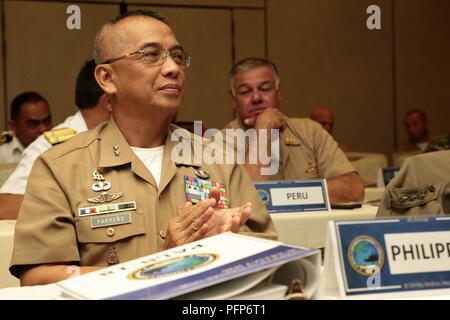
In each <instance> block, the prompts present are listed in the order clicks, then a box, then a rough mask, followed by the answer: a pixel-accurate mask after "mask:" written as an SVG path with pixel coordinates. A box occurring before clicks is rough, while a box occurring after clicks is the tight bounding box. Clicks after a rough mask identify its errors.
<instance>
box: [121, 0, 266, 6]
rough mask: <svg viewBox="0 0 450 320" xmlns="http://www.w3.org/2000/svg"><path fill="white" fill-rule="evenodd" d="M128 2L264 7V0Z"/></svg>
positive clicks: (134, 1)
mask: <svg viewBox="0 0 450 320" xmlns="http://www.w3.org/2000/svg"><path fill="white" fill-rule="evenodd" d="M124 2H125V3H128V4H151V5H155V6H158V5H162V4H164V5H171V6H206V7H229V8H232V7H249V8H262V7H264V0H124Z"/></svg>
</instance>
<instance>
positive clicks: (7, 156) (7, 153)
mask: <svg viewBox="0 0 450 320" xmlns="http://www.w3.org/2000/svg"><path fill="white" fill-rule="evenodd" d="M24 149H25V148H24V147H23V145H22V143H20V141H19V139H17V137H16V136H13V138H12V140H11V141H10V142H7V143H4V144H2V145H0V164H5V163H17V162H19V161H20V158H21V156H22V152H23V150H24Z"/></svg>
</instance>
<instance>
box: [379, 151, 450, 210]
mask: <svg viewBox="0 0 450 320" xmlns="http://www.w3.org/2000/svg"><path fill="white" fill-rule="evenodd" d="M441 214H450V150H445V151H437V152H432V153H426V154H421V155H417V156H414V157H410V158H408V159H407V160H405V163H404V164H403V166H402V168H401V169H400V172H399V173H398V174H397V175H396V176H395V178H394V179H392V181H391V182H390V183H389V185H388V186H387V188H386V190H385V191H384V194H383V198H382V199H381V204H380V207H379V208H378V212H377V217H389V216H418V215H441Z"/></svg>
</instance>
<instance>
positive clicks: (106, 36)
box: [10, 11, 276, 285]
mask: <svg viewBox="0 0 450 320" xmlns="http://www.w3.org/2000/svg"><path fill="white" fill-rule="evenodd" d="M95 53H96V61H97V64H98V66H97V68H96V79H97V81H98V82H99V84H100V86H101V87H102V89H103V90H104V91H105V92H106V93H107V94H108V95H109V97H110V101H111V106H112V109H113V119H112V120H111V121H110V122H108V123H107V124H104V125H101V126H100V127H97V128H96V129H94V130H92V131H88V132H85V133H82V134H79V135H77V136H75V137H74V138H72V139H71V140H70V141H68V142H65V143H64V144H62V145H60V146H56V147H54V148H52V149H50V150H49V151H47V152H46V153H44V154H43V155H41V156H40V157H39V158H38V159H37V160H36V162H35V165H34V167H33V170H32V173H31V176H30V180H29V183H28V186H27V192H26V194H25V198H24V201H23V204H22V207H21V210H20V213H19V218H18V221H17V225H16V233H15V243H14V252H13V256H12V262H11V268H10V270H11V272H12V273H13V274H14V275H16V276H19V275H20V277H21V282H22V284H25V285H30V284H43V283H50V282H55V281H58V280H61V279H64V278H67V277H68V276H70V274H69V273H67V270H68V268H67V265H68V264H77V265H81V266H82V267H81V273H84V272H89V271H92V270H96V269H98V268H99V267H104V266H107V265H110V264H115V263H118V262H124V261H127V260H130V259H134V258H138V257H140V256H144V255H148V254H151V253H154V252H156V251H158V250H161V249H166V248H170V247H173V246H177V245H181V244H184V243H188V242H191V241H195V240H198V239H201V238H204V237H206V236H211V235H214V234H217V233H220V232H224V231H232V232H241V233H244V234H249V235H255V236H260V237H266V238H272V239H273V238H276V232H275V229H274V226H273V224H272V221H271V219H270V216H269V215H268V213H267V211H266V209H265V207H264V205H263V204H262V202H261V201H260V199H259V197H258V195H257V193H256V190H255V189H254V187H253V185H252V182H251V181H250V179H249V178H248V176H247V175H246V173H245V169H244V168H242V167H240V166H237V165H206V164H200V167H199V166H198V165H196V164H193V163H190V162H189V161H187V162H186V161H184V162H179V163H177V164H175V163H174V161H172V150H173V149H174V148H175V147H176V146H177V145H178V143H179V142H178V141H171V136H172V133H174V134H176V132H174V128H173V127H170V125H169V123H170V121H171V120H172V119H173V116H174V115H175V113H176V111H177V108H178V107H179V105H180V103H181V98H182V93H183V87H184V81H185V76H186V75H185V68H186V67H187V66H188V65H189V56H188V55H187V54H186V53H185V52H184V51H183V48H182V47H181V45H180V44H179V43H178V42H177V40H176V38H175V35H174V34H173V32H172V30H171V29H170V27H169V26H168V24H167V22H166V21H165V20H164V18H162V17H160V16H159V15H157V14H154V13H148V12H141V11H131V12H128V13H126V14H124V15H122V16H120V17H119V18H117V19H116V20H114V21H113V22H112V23H109V24H106V25H105V26H103V27H102V29H101V31H100V32H99V34H98V35H97V37H96V52H95ZM194 143H196V142H194V141H191V145H192V146H193V144H194ZM148 150H150V151H151V152H153V154H157V153H158V152H161V157H160V159H161V160H160V162H159V163H158V161H147V159H145V160H142V158H141V156H140V153H141V152H144V153H145V152H146V151H148ZM175 150H177V149H175ZM156 159H158V157H156ZM149 164H150V165H149ZM155 168H156V169H155ZM196 176H199V177H202V178H204V179H210V180H213V181H217V182H221V183H224V184H225V187H226V191H227V195H228V198H229V207H230V208H231V209H218V208H216V207H215V206H216V204H217V203H216V200H215V199H209V200H204V201H202V202H200V203H199V204H198V205H192V204H190V203H189V202H186V195H185V188H186V187H185V182H184V177H196ZM243 191H244V192H243Z"/></svg>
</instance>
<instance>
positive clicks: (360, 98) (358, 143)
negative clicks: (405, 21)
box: [268, 0, 394, 153]
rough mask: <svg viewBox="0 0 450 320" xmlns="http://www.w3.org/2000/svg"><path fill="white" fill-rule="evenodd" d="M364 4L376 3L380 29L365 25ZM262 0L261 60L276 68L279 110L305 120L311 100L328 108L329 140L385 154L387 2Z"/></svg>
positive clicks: (389, 119) (388, 146)
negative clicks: (265, 54)
mask: <svg viewBox="0 0 450 320" xmlns="http://www.w3.org/2000/svg"><path fill="white" fill-rule="evenodd" d="M370 4H377V5H379V6H380V7H381V10H382V29H381V30H376V31H372V30H368V29H367V27H366V17H367V15H366V8H367V6H369V5H370ZM268 5H269V7H268V24H269V26H268V29H269V37H268V41H269V57H270V58H271V59H273V60H274V61H275V62H276V63H277V64H278V66H279V69H280V73H281V83H282V85H281V86H282V98H283V101H282V109H283V110H285V111H286V113H287V114H289V115H290V116H297V117H299V116H300V117H308V116H309V114H310V112H311V110H312V108H313V107H314V106H315V105H327V106H330V107H331V108H332V109H334V111H335V114H336V124H335V129H334V136H335V138H336V140H337V141H339V142H340V143H342V144H344V145H346V146H348V147H350V148H351V149H353V150H358V151H373V152H383V153H387V152H391V150H392V149H393V141H394V139H393V133H394V131H393V114H392V105H393V101H392V56H391V52H392V39H391V35H392V32H391V31H392V29H391V8H390V6H389V0H385V1H374V0H370V1H364V0H345V1H330V0H285V1H276V0H269V1H268ZM293 8H295V9H293ZM281 35H282V36H281Z"/></svg>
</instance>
